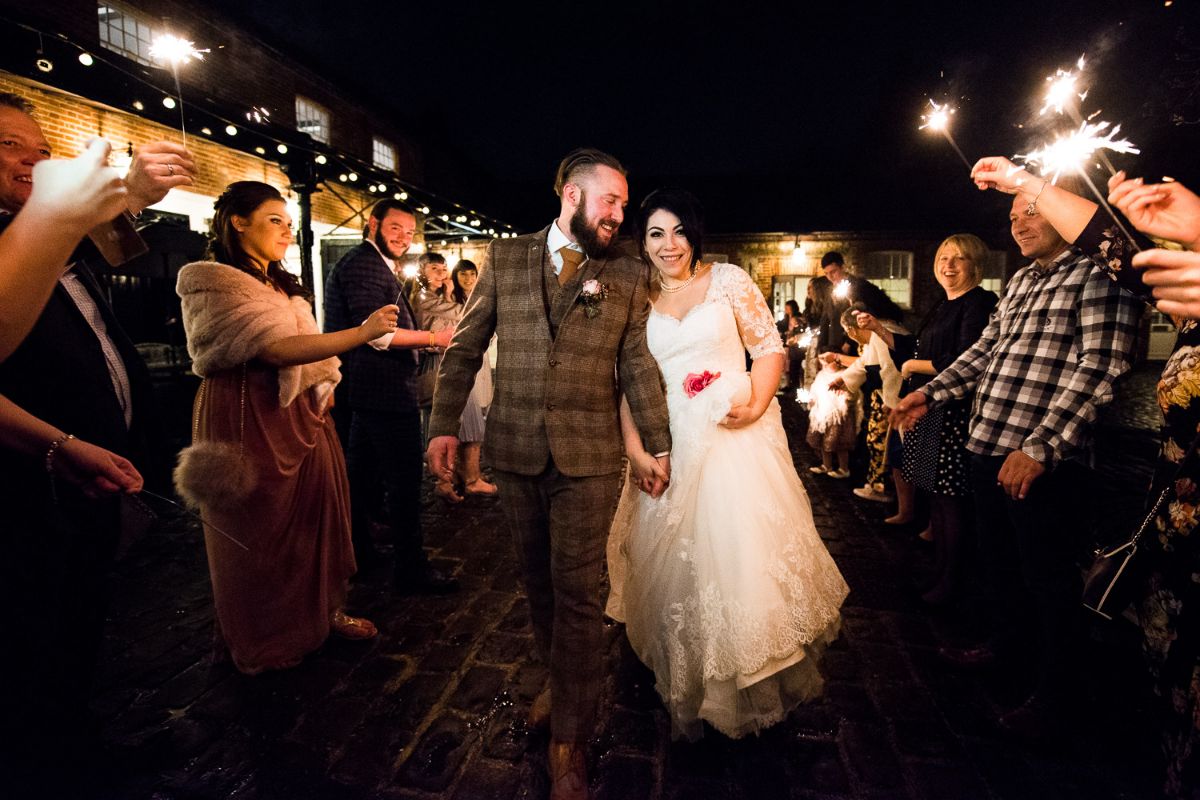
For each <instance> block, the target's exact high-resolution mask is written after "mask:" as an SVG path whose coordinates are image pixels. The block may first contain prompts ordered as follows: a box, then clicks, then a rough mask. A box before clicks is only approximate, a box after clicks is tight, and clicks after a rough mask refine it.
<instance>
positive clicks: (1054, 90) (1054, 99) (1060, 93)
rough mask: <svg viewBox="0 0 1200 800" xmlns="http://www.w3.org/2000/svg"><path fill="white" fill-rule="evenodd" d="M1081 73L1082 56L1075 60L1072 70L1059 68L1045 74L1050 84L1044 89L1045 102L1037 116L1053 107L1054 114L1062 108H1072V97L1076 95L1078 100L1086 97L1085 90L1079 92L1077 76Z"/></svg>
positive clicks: (1061, 111) (1061, 110)
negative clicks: (1051, 73)
mask: <svg viewBox="0 0 1200 800" xmlns="http://www.w3.org/2000/svg"><path fill="white" fill-rule="evenodd" d="M1082 73H1083V56H1080V57H1079V60H1078V61H1076V62H1075V69H1074V70H1064V69H1062V68H1059V69H1057V70H1055V71H1054V74H1053V75H1047V76H1046V82H1047V83H1048V84H1050V85H1049V86H1048V87H1047V89H1046V102H1045V104H1044V105H1043V106H1042V110H1041V111H1039V112H1038V116H1042V115H1044V114H1045V113H1046V112H1047V111H1049V110H1050V109H1054V113H1055V114H1061V113H1063V109H1064V108H1067V109H1072V108H1074V101H1073V99H1072V98H1075V97H1078V98H1079V101H1080V102H1083V99H1084V98H1085V97H1087V92H1086V91H1085V92H1082V93H1079V92H1078V91H1077V84H1078V83H1079V76H1080V75H1081V74H1082Z"/></svg>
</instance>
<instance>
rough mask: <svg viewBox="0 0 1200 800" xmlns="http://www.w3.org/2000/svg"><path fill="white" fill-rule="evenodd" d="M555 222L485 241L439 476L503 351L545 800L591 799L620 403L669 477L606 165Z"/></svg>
mask: <svg viewBox="0 0 1200 800" xmlns="http://www.w3.org/2000/svg"><path fill="white" fill-rule="evenodd" d="M554 189H555V192H556V193H557V194H558V196H559V198H560V199H561V206H560V212H559V215H558V219H556V220H555V221H554V222H552V223H551V224H550V225H549V227H547V228H545V229H544V230H542V231H540V232H538V233H535V234H530V235H526V236H518V237H516V238H515V239H505V240H496V241H493V242H492V243H491V246H490V248H489V249H488V252H487V255H486V257H485V258H484V261H483V265H482V267H481V268H480V271H479V283H478V285H477V286H476V287H475V291H474V292H473V293H472V294H471V299H470V301H469V302H468V303H467V308H466V314H465V316H464V317H463V320H462V322H461V323H460V324H459V326H458V330H457V332H456V333H455V335H454V339H453V341H452V342H451V344H450V348H449V349H448V350H447V351H446V355H445V358H444V360H443V361H442V367H441V372H440V374H439V376H438V385H437V394H436V395H435V397H434V403H433V413H432V417H431V418H430V422H429V435H430V442H429V466H430V470H431V471H432V472H433V473H434V474H435V475H441V474H446V475H450V474H451V470H452V467H453V459H454V454H455V453H456V447H457V444H458V440H457V439H456V438H455V437H456V434H457V432H458V425H459V416H460V414H461V413H462V409H463V405H464V403H465V402H466V399H467V395H468V394H469V393H470V391H471V387H472V385H473V383H474V381H475V375H476V373H477V372H478V371H479V367H480V363H481V361H482V359H483V356H484V353H485V351H486V350H487V346H488V342H489V341H490V340H491V338H492V334H493V333H494V334H496V335H497V337H498V341H499V361H498V363H497V366H496V382H495V396H494V400H493V402H492V406H491V408H490V409H489V411H488V418H487V435H486V438H485V441H484V451H485V455H486V456H487V459H488V462H489V463H490V464H491V465H492V467H493V469H494V470H495V476H496V483H497V484H499V487H500V499H501V503H502V506H503V508H504V513H505V517H506V518H507V520H508V524H509V527H510V528H511V530H512V533H513V538H514V540H515V542H516V546H517V553H518V555H519V557H520V559H521V566H522V569H523V570H524V578H525V587H526V590H527V592H528V594H529V607H530V613H531V616H532V618H533V630H534V637H535V639H536V642H537V648H538V651H539V653H540V655H541V657H542V659H543V660H544V661H545V663H546V664H548V665H549V668H550V685H549V688H548V690H547V691H544V692H543V693H542V694H541V695H540V696H539V697H538V698H537V700H535V701H534V705H533V709H532V711H531V712H530V720H531V722H532V723H533V724H535V725H536V724H540V723H543V722H544V721H545V720H546V719H547V718H549V722H550V734H551V741H550V759H549V760H550V777H551V781H552V784H553V788H552V793H551V797H552V798H555V800H566V799H567V798H586V796H587V776H586V771H585V766H584V746H585V743H586V741H587V738H588V736H589V735H591V733H592V718H593V715H594V713H595V706H596V698H597V695H598V692H599V688H600V681H601V678H602V675H601V671H600V664H601V661H602V654H601V652H602V650H603V646H604V639H603V624H602V620H601V612H602V608H603V604H602V602H601V597H600V594H601V565H602V563H603V560H604V552H605V541H606V539H607V536H608V529H609V525H610V524H611V522H612V515H613V510H614V505H615V503H616V500H617V493H618V488H619V481H620V469H621V436H620V431H619V420H618V408H617V406H618V403H619V402H620V398H621V395H622V394H624V396H625V398H626V399H627V400H628V403H629V408H630V410H631V411H632V416H633V419H634V422H635V423H636V425H637V428H638V431H639V432H640V433H641V436H642V440H643V442H644V443H645V447H646V450H647V451H649V452H651V453H654V454H656V455H657V456H659V469H660V470H661V472H660V474H659V475H658V479H659V481H662V482H665V481H666V480H667V479H668V478H669V475H670V461H669V456H668V451H669V450H670V446H671V440H670V433H669V430H668V426H667V406H666V400H665V398H664V395H663V387H662V376H661V374H660V373H659V371H658V365H657V363H656V362H655V360H654V358H653V356H651V355H650V351H649V350H648V349H647V347H646V317H647V315H648V313H649V299H648V294H647V292H648V283H647V280H648V278H647V275H648V273H647V268H646V266H645V265H644V264H642V262H641V261H639V260H637V259H633V258H629V257H628V256H624V255H621V254H620V253H618V252H617V251H616V250H615V249H614V245H615V242H616V236H617V228H619V227H620V225H621V221H622V220H623V219H624V216H625V206H626V204H627V203H628V201H629V189H628V186H627V184H626V181H625V170H624V168H623V167H622V166H621V164H620V162H618V161H617V160H616V159H615V158H613V157H612V156H610V155H608V154H607V153H603V152H600V151H599V150H593V149H589V148H583V149H579V150H575V151H574V152H572V153H570V154H569V155H567V157H566V158H564V159H563V161H562V163H561V164H560V165H559V167H558V175H557V177H556V179H555V184H554Z"/></svg>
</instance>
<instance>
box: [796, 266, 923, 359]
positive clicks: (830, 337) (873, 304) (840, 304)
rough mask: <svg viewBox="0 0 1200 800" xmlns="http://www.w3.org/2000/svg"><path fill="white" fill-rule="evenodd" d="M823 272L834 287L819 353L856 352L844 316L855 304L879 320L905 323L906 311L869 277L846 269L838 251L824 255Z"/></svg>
mask: <svg viewBox="0 0 1200 800" xmlns="http://www.w3.org/2000/svg"><path fill="white" fill-rule="evenodd" d="M821 269H822V271H823V272H824V273H825V277H826V278H827V279H828V280H829V282H830V284H831V285H832V288H831V290H830V300H829V302H828V303H826V304H825V308H824V318H823V319H822V322H821V332H820V334H819V336H818V338H817V347H818V352H820V353H840V354H842V355H851V354H853V353H854V352H855V350H854V343H853V342H851V341H850V339H849V337H847V336H846V332H845V331H844V330H843V329H842V314H844V313H845V312H846V309H848V308H850V307H851V306H854V305H855V304H859V305H861V306H862V307H864V308H866V309H869V310H870V312H871V313H872V314H874V315H875V316H876V317H877V318H879V319H890V320H895V321H896V322H898V323H902V322H903V321H904V309H902V308H900V306H898V305H896V302H895V301H894V300H892V298H890V297H888V296H887V292H885V291H883V289H880V288H879V287H878V286H876V285H875V284H873V283H871V282H870V281H868V280H867V279H866V278H860V277H858V276H857V275H853V274H851V273H850V272H849V271H848V270H847V269H846V262H845V259H843V258H842V254H841V253H839V252H838V251H836V250H830V251H829V252H828V253H826V254H825V255H823V256H821ZM843 281H844V282H845V285H844V288H842V289H839V284H842V283H843Z"/></svg>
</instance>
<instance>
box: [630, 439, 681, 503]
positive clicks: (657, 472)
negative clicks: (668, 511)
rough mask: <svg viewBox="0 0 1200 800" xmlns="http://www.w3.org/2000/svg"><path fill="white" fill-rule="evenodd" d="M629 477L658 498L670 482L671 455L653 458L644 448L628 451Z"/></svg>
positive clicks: (639, 487)
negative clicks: (634, 451)
mask: <svg viewBox="0 0 1200 800" xmlns="http://www.w3.org/2000/svg"><path fill="white" fill-rule="evenodd" d="M628 456H629V469H630V478H631V479H632V480H633V482H634V483H635V484H636V485H637V487H638V489H641V490H642V491H643V492H645V493H646V494H648V495H650V496H651V497H653V498H655V499H658V498H659V497H662V493H663V492H665V491H666V490H667V487H668V486H669V485H670V484H671V457H670V456H663V457H661V458H655V457H654V456H652V455H650V454H649V453H647V452H646V451H645V450H640V451H638V452H636V453H633V452H631V453H629V454H628Z"/></svg>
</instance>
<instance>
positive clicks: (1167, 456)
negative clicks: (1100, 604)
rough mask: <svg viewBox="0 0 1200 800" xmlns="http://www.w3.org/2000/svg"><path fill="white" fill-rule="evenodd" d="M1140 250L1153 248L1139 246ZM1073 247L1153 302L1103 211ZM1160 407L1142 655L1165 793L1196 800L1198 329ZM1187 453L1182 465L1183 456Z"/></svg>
mask: <svg viewBox="0 0 1200 800" xmlns="http://www.w3.org/2000/svg"><path fill="white" fill-rule="evenodd" d="M1139 244H1140V245H1141V246H1151V245H1150V244H1149V243H1148V242H1145V240H1139ZM1076 246H1078V247H1079V248H1081V249H1082V250H1083V251H1084V252H1085V253H1087V254H1088V255H1089V256H1091V258H1092V260H1093V262H1095V263H1096V264H1097V265H1098V266H1099V267H1100V268H1101V269H1103V270H1105V271H1106V272H1108V273H1109V274H1110V275H1111V276H1112V278H1113V279H1114V280H1116V281H1117V282H1118V283H1120V284H1121V285H1122V287H1123V288H1125V289H1127V290H1129V291H1130V292H1132V293H1133V294H1135V295H1137V296H1138V297H1141V298H1143V299H1144V300H1146V301H1147V302H1149V303H1153V302H1154V300H1153V298H1152V297H1151V295H1150V290H1149V288H1148V287H1146V286H1145V285H1144V284H1143V283H1142V281H1141V270H1138V269H1135V268H1133V267H1130V266H1129V263H1128V262H1129V260H1130V259H1131V258H1132V256H1133V251H1132V249H1131V248H1130V247H1129V243H1128V240H1127V239H1125V238H1124V236H1123V235H1122V234H1121V233H1120V231H1119V230H1118V229H1117V228H1116V227H1115V226H1113V225H1112V224H1111V223H1109V222H1106V219H1105V218H1104V214H1103V212H1101V211H1099V210H1097V212H1096V215H1095V216H1094V217H1093V218H1092V221H1091V222H1090V223H1089V224H1088V226H1087V228H1086V229H1085V230H1084V232H1083V233H1082V234H1080V236H1079V239H1078V240H1077V241H1076ZM1158 404H1159V407H1160V408H1161V409H1162V412H1163V417H1164V420H1165V424H1164V425H1163V429H1162V449H1161V450H1160V451H1159V456H1158V463H1157V465H1156V467H1155V471H1154V483H1153V485H1152V487H1151V491H1150V494H1149V497H1150V501H1151V502H1153V501H1154V500H1156V499H1157V498H1158V497H1159V495H1160V494H1161V493H1162V491H1163V489H1165V488H1166V487H1167V486H1168V484H1169V483H1170V482H1171V481H1174V482H1175V493H1174V496H1173V497H1172V498H1170V499H1171V502H1169V503H1168V504H1166V505H1165V506H1164V507H1163V509H1162V510H1161V511H1160V512H1159V513H1158V515H1157V518H1156V519H1155V520H1154V524H1153V527H1151V528H1150V531H1152V532H1155V533H1156V534H1157V535H1155V536H1153V537H1149V536H1148V537H1146V538H1144V539H1143V540H1142V541H1143V546H1144V550H1145V562H1146V570H1145V572H1146V575H1145V584H1144V586H1143V591H1142V594H1141V597H1140V599H1139V600H1138V601H1137V602H1138V620H1139V623H1140V625H1141V628H1142V634H1143V643H1142V649H1143V652H1144V654H1145V657H1146V664H1147V667H1148V669H1149V671H1150V676H1151V678H1152V680H1153V682H1154V691H1155V694H1157V695H1158V697H1159V698H1160V700H1161V701H1162V705H1161V711H1162V716H1163V719H1162V747H1163V753H1164V755H1165V757H1166V761H1167V776H1166V783H1165V785H1164V786H1163V792H1164V794H1165V795H1166V796H1168V797H1191V796H1192V793H1193V792H1195V791H1197V790H1198V789H1200V546H1198V543H1197V535H1200V534H1197V533H1196V523H1197V521H1198V517H1197V514H1198V511H1200V492H1198V491H1197V484H1198V483H1200V458H1198V457H1197V455H1196V453H1194V452H1193V453H1191V454H1190V455H1189V454H1188V450H1189V448H1190V447H1191V445H1192V442H1193V440H1194V439H1195V438H1196V436H1197V433H1198V431H1200V323H1197V321H1196V320H1184V321H1182V323H1181V324H1180V325H1179V335H1178V338H1177V339H1176V342H1175V350H1174V352H1172V353H1171V356H1170V358H1169V359H1167V364H1166V367H1165V368H1164V369H1163V374H1162V377H1161V378H1160V379H1159V382H1158ZM1185 456H1186V458H1185Z"/></svg>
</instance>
